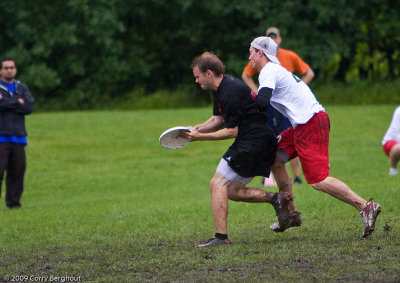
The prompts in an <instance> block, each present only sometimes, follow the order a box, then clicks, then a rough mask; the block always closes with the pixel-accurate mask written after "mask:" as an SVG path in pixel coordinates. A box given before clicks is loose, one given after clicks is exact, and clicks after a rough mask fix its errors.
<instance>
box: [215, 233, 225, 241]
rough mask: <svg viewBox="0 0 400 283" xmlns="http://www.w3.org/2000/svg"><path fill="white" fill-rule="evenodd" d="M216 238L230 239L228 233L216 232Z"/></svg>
mask: <svg viewBox="0 0 400 283" xmlns="http://www.w3.org/2000/svg"><path fill="white" fill-rule="evenodd" d="M215 238H217V239H220V240H226V239H228V234H221V233H215Z"/></svg>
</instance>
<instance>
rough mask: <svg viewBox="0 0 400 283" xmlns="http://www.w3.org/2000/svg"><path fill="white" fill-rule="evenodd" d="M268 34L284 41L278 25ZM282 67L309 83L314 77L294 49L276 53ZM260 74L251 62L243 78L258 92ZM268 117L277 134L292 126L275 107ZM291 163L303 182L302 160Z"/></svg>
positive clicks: (299, 182)
mask: <svg viewBox="0 0 400 283" xmlns="http://www.w3.org/2000/svg"><path fill="white" fill-rule="evenodd" d="M266 35H267V36H269V37H271V38H272V39H273V40H274V41H275V43H276V44H277V45H278V46H280V44H281V42H282V37H281V35H280V32H279V29H277V28H276V27H270V28H268V29H267V31H266ZM276 57H277V58H278V60H279V62H280V63H281V65H282V67H284V68H285V69H286V70H288V71H289V72H291V73H297V74H299V75H301V76H302V81H303V82H305V83H306V84H308V83H309V82H310V81H311V80H312V79H313V78H314V72H313V70H312V69H311V68H310V66H309V65H308V64H306V63H305V62H304V61H303V60H302V59H301V58H300V57H299V56H298V55H297V54H296V53H294V52H293V51H290V50H287V49H283V48H279V50H278V53H277V55H276ZM255 74H258V72H257V71H256V70H254V69H253V67H252V66H251V62H249V63H248V64H247V66H246V67H245V68H244V70H243V73H242V80H243V81H244V82H245V83H246V84H247V85H248V86H249V87H250V88H251V90H252V91H253V92H254V93H255V94H258V87H257V85H256V84H255V83H254V80H253V78H252V77H253V76H254V75H255ZM265 114H266V116H267V117H268V123H269V124H270V126H271V128H272V129H273V130H274V131H275V134H277V135H279V134H280V133H281V132H283V131H284V130H286V129H287V128H289V127H290V126H291V124H290V122H289V120H288V119H287V118H286V117H285V116H283V115H282V114H281V113H279V112H278V111H277V110H275V109H274V108H273V107H269V108H268V110H267V112H266V113H265ZM290 165H291V167H292V170H293V175H294V183H296V184H301V183H302V182H301V179H300V162H299V159H298V158H295V159H292V160H291V161H290ZM263 184H264V181H263Z"/></svg>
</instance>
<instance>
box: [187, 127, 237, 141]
mask: <svg viewBox="0 0 400 283" xmlns="http://www.w3.org/2000/svg"><path fill="white" fill-rule="evenodd" d="M237 134H238V127H235V128H223V129H221V130H218V131H216V132H212V133H201V132H199V131H198V130H197V129H195V128H194V129H193V130H192V131H191V132H181V136H182V137H184V138H185V139H187V140H188V141H190V142H193V141H214V140H226V139H232V138H235V137H236V136H237Z"/></svg>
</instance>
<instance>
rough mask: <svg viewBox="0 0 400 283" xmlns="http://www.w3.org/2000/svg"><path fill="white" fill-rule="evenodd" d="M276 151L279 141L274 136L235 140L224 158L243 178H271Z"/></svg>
mask: <svg viewBox="0 0 400 283" xmlns="http://www.w3.org/2000/svg"><path fill="white" fill-rule="evenodd" d="M276 149H277V140H276V137H275V136H273V135H268V136H264V137H256V138H253V139H251V140H235V142H234V143H233V144H232V145H231V146H230V147H229V149H228V151H227V152H226V153H225V154H224V155H223V157H222V158H223V159H225V160H226V161H227V162H228V164H229V166H230V167H231V168H232V169H233V170H234V171H235V172H236V173H238V174H239V175H240V176H242V177H245V178H248V177H255V176H264V177H269V174H270V171H271V165H272V164H274V162H275V154H276Z"/></svg>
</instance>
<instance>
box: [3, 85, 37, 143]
mask: <svg viewBox="0 0 400 283" xmlns="http://www.w3.org/2000/svg"><path fill="white" fill-rule="evenodd" d="M15 82H16V84H15V93H14V94H13V95H11V94H10V93H9V91H8V90H7V88H5V87H4V86H3V85H1V84H0V94H1V96H2V97H1V98H0V135H13V136H26V135H27V133H26V129H25V115H27V114H30V113H32V111H33V104H34V99H33V96H32V94H31V92H30V91H29V89H28V87H27V86H26V85H24V84H23V83H21V82H19V81H15ZM18 98H22V99H23V100H24V103H23V104H21V103H19V101H18Z"/></svg>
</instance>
